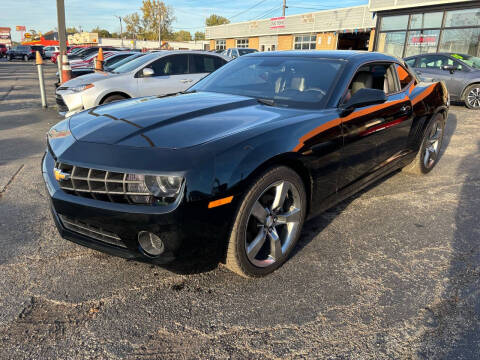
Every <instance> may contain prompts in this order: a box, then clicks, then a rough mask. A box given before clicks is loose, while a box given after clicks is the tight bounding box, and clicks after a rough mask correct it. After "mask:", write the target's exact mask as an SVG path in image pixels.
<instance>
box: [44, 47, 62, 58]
mask: <svg viewBox="0 0 480 360" xmlns="http://www.w3.org/2000/svg"><path fill="white" fill-rule="evenodd" d="M43 51H44V52H45V58H47V59H50V58H51V57H52V56H53V54H54V53H56V52H60V47H59V46H45V47H44V48H43Z"/></svg>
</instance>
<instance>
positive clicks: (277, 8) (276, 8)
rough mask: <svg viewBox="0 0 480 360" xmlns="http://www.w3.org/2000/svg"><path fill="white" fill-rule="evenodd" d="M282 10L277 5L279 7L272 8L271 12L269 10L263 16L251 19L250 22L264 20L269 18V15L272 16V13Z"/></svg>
mask: <svg viewBox="0 0 480 360" xmlns="http://www.w3.org/2000/svg"><path fill="white" fill-rule="evenodd" d="M280 9H281V7H279V6H278V5H277V6H274V7H273V8H271V9H270V10H267V12H265V13H263V14H262V15H260V16H256V17H254V18H252V19H250V20H249V21H251V20H259V19H262V18H264V17H265V16H267V15H269V14H271V13H273V12H275V11H277V10H280Z"/></svg>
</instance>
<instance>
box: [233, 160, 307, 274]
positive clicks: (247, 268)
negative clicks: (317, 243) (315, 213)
mask: <svg viewBox="0 0 480 360" xmlns="http://www.w3.org/2000/svg"><path fill="white" fill-rule="evenodd" d="M278 183H286V184H288V185H289V186H293V188H290V189H292V191H293V190H294V191H295V194H296V195H295V198H296V199H297V200H298V201H297V200H295V201H297V204H298V205H299V206H298V207H296V208H295V211H297V213H296V216H297V217H298V222H295V224H296V225H295V228H296V232H295V233H294V234H292V235H291V236H290V237H288V244H287V243H285V242H284V243H283V244H282V238H281V237H280V236H279V238H280V244H282V245H285V244H287V245H285V247H286V249H285V252H283V248H282V251H281V252H282V254H281V255H280V256H278V259H274V260H273V259H272V258H268V259H270V260H269V261H274V262H273V263H272V264H270V265H264V266H261V267H259V266H256V265H255V264H253V263H252V261H251V260H249V256H248V255H247V236H248V234H249V233H248V231H249V230H248V226H249V225H251V223H250V222H249V221H251V220H250V219H251V218H252V216H253V215H252V214H253V212H252V211H253V208H254V205H255V204H256V203H257V202H260V200H261V198H262V196H268V193H266V191H269V189H273V187H272V186H274V185H275V184H278ZM275 190H276V188H275ZM289 191H290V190H289ZM290 194H293V192H292V193H290V192H289V193H288V195H287V196H286V197H285V199H286V200H285V201H289V197H290V196H291V195H290ZM292 198H293V195H292ZM273 201H274V200H273ZM290 201H291V204H292V206H293V200H290ZM306 204H307V197H306V192H305V187H304V184H303V181H302V179H301V178H300V176H299V175H298V174H297V173H296V172H295V171H293V170H292V169H290V168H288V167H285V166H277V167H273V168H270V169H269V170H267V171H266V172H264V173H263V174H262V175H260V176H259V177H257V178H256V179H255V180H254V181H252V185H251V186H250V188H249V189H248V191H247V192H246V195H245V196H244V198H243V200H242V202H241V204H240V206H239V209H238V211H237V213H236V216H235V221H234V224H233V227H232V230H231V233H230V238H229V241H228V246H227V256H226V267H227V268H228V269H230V270H231V271H233V272H235V273H237V274H239V275H241V276H243V277H261V276H265V275H268V274H270V273H272V272H273V271H275V270H276V269H278V268H279V267H280V266H282V264H283V263H285V261H286V260H287V259H288V257H289V256H290V254H291V252H292V250H293V248H294V247H295V245H296V243H297V242H298V239H299V238H300V234H301V230H302V227H303V222H304V220H305V215H306ZM286 206H287V207H288V204H287V205H286ZM289 209H291V208H289ZM264 210H265V208H264ZM288 211H289V210H288ZM278 216H279V217H280V216H281V215H278ZM269 217H270V218H271V217H272V216H269ZM276 220H277V219H276V217H275V221H276ZM256 226H258V225H256ZM275 226H277V228H278V227H281V226H285V227H287V225H286V224H284V225H275ZM261 228H263V227H261ZM265 229H266V227H265ZM285 229H286V228H285ZM282 231H284V230H282V229H280V230H279V232H278V233H277V232H276V230H275V233H276V234H277V235H279V234H282ZM283 233H284V232H283ZM265 234H267V232H266V233H265ZM265 237H266V239H270V238H269V237H268V235H265ZM286 239H287V237H285V238H284V239H283V240H285V241H287V240H286ZM267 241H268V242H267ZM252 242H253V241H252ZM263 244H264V245H262V249H264V248H263V246H266V247H267V248H270V247H271V246H272V240H271V239H270V240H264V243H263ZM260 252H261V250H260V251H259V252H258V253H260ZM267 252H268V251H267ZM270 252H271V248H270ZM258 261H260V262H265V264H266V263H267V262H266V260H258Z"/></svg>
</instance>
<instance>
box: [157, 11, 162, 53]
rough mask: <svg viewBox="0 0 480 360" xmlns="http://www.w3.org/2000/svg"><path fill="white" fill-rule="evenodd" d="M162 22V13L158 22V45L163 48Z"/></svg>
mask: <svg viewBox="0 0 480 360" xmlns="http://www.w3.org/2000/svg"><path fill="white" fill-rule="evenodd" d="M162 23H163V15H160V21H159V24H158V47H159V48H160V49H161V48H162Z"/></svg>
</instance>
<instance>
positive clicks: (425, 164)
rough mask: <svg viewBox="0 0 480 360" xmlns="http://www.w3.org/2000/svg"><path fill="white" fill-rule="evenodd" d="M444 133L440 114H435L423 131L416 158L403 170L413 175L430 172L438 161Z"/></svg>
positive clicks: (442, 118) (443, 121) (443, 122)
mask: <svg viewBox="0 0 480 360" xmlns="http://www.w3.org/2000/svg"><path fill="white" fill-rule="evenodd" d="M444 132H445V119H444V117H443V115H442V114H437V115H436V116H435V118H434V119H433V120H432V121H431V122H430V125H428V127H427V130H426V131H425V135H424V136H423V140H422V145H420V150H419V151H418V154H417V156H416V157H415V159H414V160H413V161H412V163H411V164H409V165H407V166H406V167H405V168H404V169H403V170H405V171H406V172H409V173H413V174H427V173H429V172H430V171H432V169H433V168H434V166H435V165H437V162H438V159H439V155H440V150H441V148H442V143H443V135H444Z"/></svg>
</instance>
